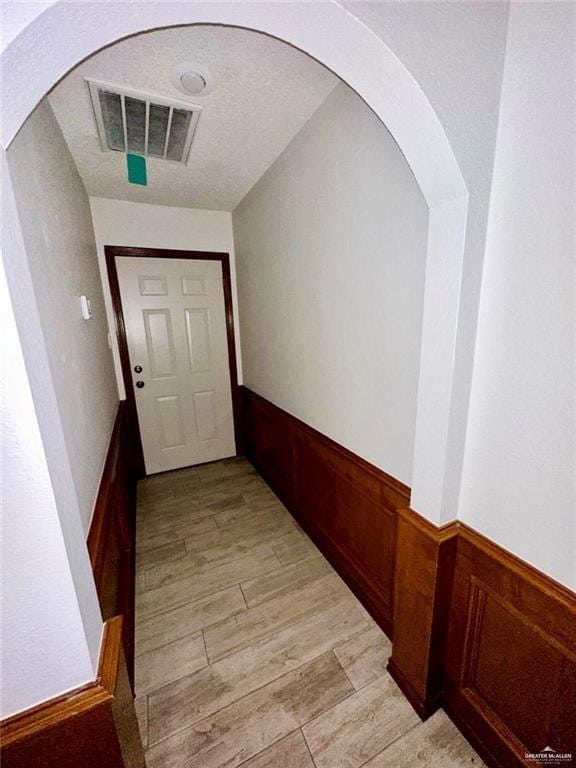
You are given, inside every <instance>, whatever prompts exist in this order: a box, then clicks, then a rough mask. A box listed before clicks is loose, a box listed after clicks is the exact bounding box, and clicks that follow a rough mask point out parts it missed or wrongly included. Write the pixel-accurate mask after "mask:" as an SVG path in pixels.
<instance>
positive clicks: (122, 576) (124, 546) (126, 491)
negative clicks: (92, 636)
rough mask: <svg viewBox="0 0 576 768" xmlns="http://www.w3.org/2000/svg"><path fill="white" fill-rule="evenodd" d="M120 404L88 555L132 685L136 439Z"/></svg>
mask: <svg viewBox="0 0 576 768" xmlns="http://www.w3.org/2000/svg"><path fill="white" fill-rule="evenodd" d="M128 415H129V414H128V410H127V408H126V403H125V402H124V401H122V402H121V403H120V405H119V407H118V413H117V415H116V421H115V423H114V429H113V430H112V437H111V439H110V445H109V448H108V454H107V457H106V461H105V464H104V471H103V473H102V479H101V481H100V488H99V491H98V496H97V498H96V504H95V506H94V513H93V515H92V522H91V525H90V531H89V533H88V540H87V544H88V552H89V554H90V561H91V563H92V569H93V571H94V581H95V583H96V590H97V592H98V598H99V601H100V609H101V610H102V616H103V618H104V620H105V621H106V620H107V619H109V618H111V617H112V616H118V615H121V616H122V619H123V634H122V642H123V646H124V655H125V658H126V664H127V668H128V676H129V679H130V682H131V684H132V686H133V684H134V601H135V583H134V580H135V570H136V569H135V557H136V555H135V536H136V528H135V527H136V483H137V480H138V470H137V468H136V466H135V463H134V462H135V460H137V457H138V453H137V452H136V451H134V450H133V446H134V445H135V443H134V440H135V439H136V436H135V435H134V434H133V430H132V427H131V424H130V420H129V418H128Z"/></svg>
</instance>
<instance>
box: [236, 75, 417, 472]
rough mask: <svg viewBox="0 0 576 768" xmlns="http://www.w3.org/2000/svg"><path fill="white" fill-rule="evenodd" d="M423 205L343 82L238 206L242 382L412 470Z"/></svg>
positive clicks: (342, 439) (386, 464) (371, 456)
mask: <svg viewBox="0 0 576 768" xmlns="http://www.w3.org/2000/svg"><path fill="white" fill-rule="evenodd" d="M427 223H428V211H427V206H426V204H425V202H424V199H423V197H422V195H421V193H420V190H419V188H418V185H417V184H416V182H415V180H414V177H413V176H412V173H411V171H410V168H409V167H408V164H407V163H406V161H405V159H404V157H403V155H402V154H401V152H400V150H399V149H398V147H397V145H396V143H395V142H394V140H393V139H392V137H391V136H390V134H389V133H388V131H387V130H386V129H385V128H384V126H383V125H382V123H381V122H380V121H379V120H378V118H377V117H376V116H375V115H374V114H373V113H372V112H371V111H370V110H369V109H368V107H367V106H366V105H365V104H364V103H363V102H362V100H361V99H360V98H359V97H358V96H356V95H355V94H354V93H353V92H352V91H351V90H350V89H349V88H348V87H347V86H345V85H342V84H341V85H339V86H337V88H336V89H335V90H334V92H333V93H332V94H331V95H330V96H328V98H327V99H326V101H325V102H324V103H323V104H322V105H321V106H320V108H319V109H318V110H317V111H316V113H315V114H314V115H313V116H312V118H311V119H310V121H309V122H308V123H307V124H306V125H305V126H304V128H303V129H302V130H301V131H300V132H299V133H298V135H297V136H296V137H295V139H294V140H293V141H292V142H291V143H290V145H289V146H288V147H287V149H286V150H285V151H284V152H283V154H282V155H281V156H280V158H279V159H278V160H277V161H276V162H275V163H274V164H273V165H272V166H271V167H270V168H269V170H268V171H267V172H266V173H265V174H264V176H263V177H262V178H261V179H260V181H259V182H258V183H257V184H256V185H255V186H254V187H253V189H252V190H251V192H249V194H248V195H247V196H246V197H245V198H244V200H243V201H242V202H241V203H240V205H239V206H238V207H237V208H236V210H235V211H234V236H235V241H236V252H237V269H238V290H239V300H240V327H241V331H242V357H243V362H244V383H245V384H246V385H247V386H248V387H250V388H251V389H253V390H254V391H256V392H258V393H259V394H261V395H263V396H264V397H266V398H267V399H269V400H271V401H272V402H273V403H275V404H276V405H278V406H280V407H281V408H284V409H285V410H287V411H288V412H289V413H292V414H293V415H295V416H297V417H298V418H300V419H302V420H303V421H304V422H306V423H307V424H310V425H311V426H313V427H315V428H316V429H318V430H319V431H320V432H322V433H324V434H326V435H328V436H329V437H331V438H333V439H334V440H336V441H338V442H339V443H341V444H343V445H345V446H346V447H347V448H349V449H350V450H352V451H354V452H355V453H357V454H359V455H360V456H362V457H363V458H365V459H367V460H368V461H371V462H372V463H374V464H376V465H377V466H379V467H381V468H382V469H384V470H385V471H386V472H388V473H390V474H392V475H394V476H395V477H397V478H398V479H400V480H402V481H404V482H406V483H409V482H410V480H411V469H412V452H413V442H414V425H415V417H416V391H417V385H418V363H419V355H420V334H421V319H422V294H423V284H424V267H425V257H426V232H427Z"/></svg>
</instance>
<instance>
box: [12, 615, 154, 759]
mask: <svg viewBox="0 0 576 768" xmlns="http://www.w3.org/2000/svg"><path fill="white" fill-rule="evenodd" d="M123 672H124V675H125V663H124V657H123V650H122V618H121V617H119V616H118V617H115V618H112V619H109V620H108V621H107V622H106V624H105V625H104V633H103V637H102V647H101V651H100V663H99V669H98V677H97V678H96V680H94V681H93V682H91V683H88V684H87V685H84V686H82V687H80V688H77V689H75V690H72V691H69V692H67V693H65V694H63V695H62V696H58V697H56V698H54V699H51V700H49V701H45V702H43V703H42V704H39V705H38V706H36V707H33V708H31V709H28V710H26V711H25V712H20V713H18V714H16V715H13V716H12V717H9V718H6V719H5V720H3V721H2V722H1V723H0V733H1V743H2V766H3V768H102V766H104V765H105V766H106V767H107V768H126V767H127V766H128V765H130V766H134V768H144V755H143V753H142V747H141V745H140V749H139V750H138V743H137V742H135V741H133V742H131V752H130V754H128V753H127V750H126V748H125V744H123V743H121V740H120V738H119V735H118V732H119V725H118V714H117V713H115V712H114V705H115V703H116V702H117V701H119V700H122V701H123V704H122V714H121V717H122V721H123V723H122V733H123V741H124V742H126V737H125V735H124V734H125V733H126V731H127V730H128V728H127V723H128V720H129V718H130V717H131V716H132V718H133V720H132V721H131V729H132V732H133V733H136V734H137V731H138V726H137V723H136V715H135V714H134V705H133V703H132V699H131V694H130V693H129V691H128V699H127V700H126V694H127V691H126V687H128V686H127V677H126V676H125V680H126V685H124V686H122V684H121V681H122V673H123ZM130 707H131V710H130ZM133 744H135V746H133Z"/></svg>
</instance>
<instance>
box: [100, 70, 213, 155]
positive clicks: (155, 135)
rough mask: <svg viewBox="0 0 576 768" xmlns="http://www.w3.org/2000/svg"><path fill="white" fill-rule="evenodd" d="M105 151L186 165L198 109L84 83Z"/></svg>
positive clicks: (136, 93)
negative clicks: (126, 153)
mask: <svg viewBox="0 0 576 768" xmlns="http://www.w3.org/2000/svg"><path fill="white" fill-rule="evenodd" d="M86 82H87V84H88V89H89V91H90V98H91V99H92V106H93V107H94V116H95V118H96V125H97V126H98V134H99V136H100V143H101V144H102V149H103V150H104V151H108V150H112V151H113V152H130V153H131V154H135V155H144V156H146V157H156V158H159V159H162V160H171V161H173V162H176V163H186V162H187V160H188V154H189V152H190V147H191V145H192V139H193V137H194V130H195V129H196V123H197V122H198V118H199V117H200V111H201V109H202V108H201V107H198V106H196V105H194V104H188V103H186V102H184V101H174V100H172V99H163V98H160V97H157V96H150V95H149V94H146V93H138V92H137V91H129V90H127V89H126V88H120V87H118V86H116V85H110V84H109V83H100V82H96V81H95V80H87V81H86Z"/></svg>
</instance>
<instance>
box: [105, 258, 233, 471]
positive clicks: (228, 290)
mask: <svg viewBox="0 0 576 768" xmlns="http://www.w3.org/2000/svg"><path fill="white" fill-rule="evenodd" d="M104 253H105V256H106V270H107V273H108V283H109V285H110V294H111V296H112V308H113V312H114V322H115V326H116V337H117V339H118V348H119V352H120V363H121V365H122V378H123V381H124V388H125V390H126V405H127V409H128V417H129V420H130V423H131V426H132V431H133V434H134V435H135V436H136V437H137V445H136V446H135V454H136V455H135V463H136V466H137V468H138V470H139V473H140V474H141V475H142V476H143V475H144V474H145V470H144V452H143V450H142V437H141V435H140V427H139V424H138V413H137V410H136V398H135V396H134V387H133V385H132V373H131V369H130V356H129V354H128V339H127V336H126V325H125V322H124V313H123V311H122V298H121V296H120V284H119V282H118V271H117V269H116V257H117V256H129V257H132V258H137V259H194V260H196V261H219V262H220V263H221V264H222V282H223V288H224V308H225V313H226V339H227V342H228V367H229V370H230V387H231V391H232V412H233V417H234V438H235V440H236V453H237V454H238V455H241V454H242V453H243V446H242V430H241V428H240V399H239V389H238V364H237V360H236V334H235V330H234V309H233V305H232V278H231V273H230V254H228V253H224V252H222V253H220V252H214V251H180V250H174V249H168V248H134V247H131V246H121V245H105V246H104Z"/></svg>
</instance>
